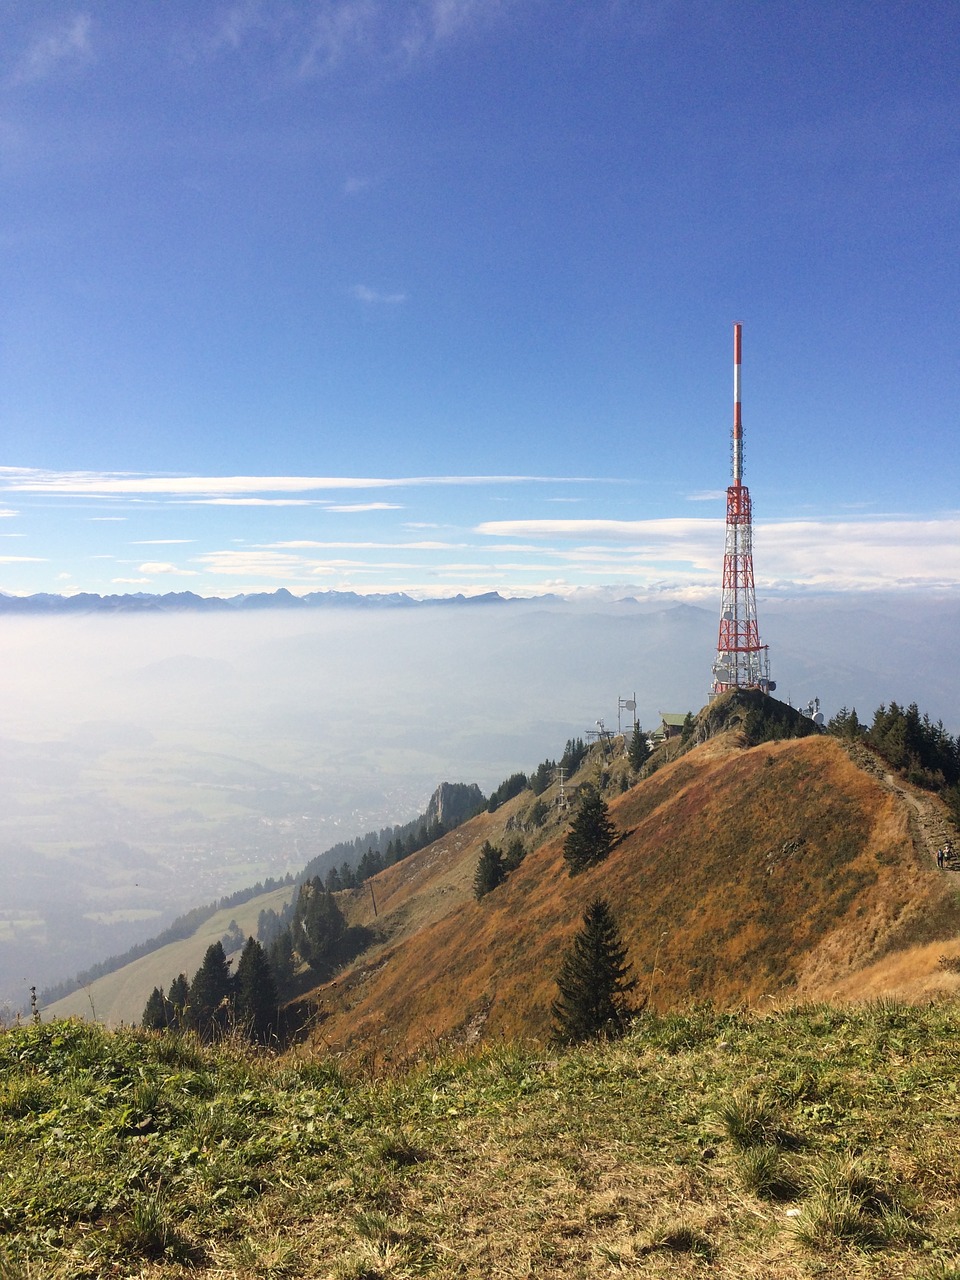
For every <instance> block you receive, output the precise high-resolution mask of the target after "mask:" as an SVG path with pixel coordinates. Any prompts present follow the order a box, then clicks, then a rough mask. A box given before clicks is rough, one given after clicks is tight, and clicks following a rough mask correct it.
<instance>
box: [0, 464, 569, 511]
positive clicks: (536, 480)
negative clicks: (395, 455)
mask: <svg viewBox="0 0 960 1280" xmlns="http://www.w3.org/2000/svg"><path fill="white" fill-rule="evenodd" d="M584 483H591V481H589V480H588V479H587V478H586V477H582V476H535V475H477V476H443V475H439V476H189V475H186V476H185V475H156V474H142V473H128V472H115V471H108V472H93V471H41V470H38V469H32V468H22V467H0V490H5V491H6V492H8V493H38V494H58V495H67V496H76V497H114V496H134V495H139V496H146V497H169V498H177V499H189V498H194V499H197V500H202V501H203V502H217V503H222V504H230V503H235V504H241V503H242V504H243V505H263V506H272V505H276V504H278V503H280V502H282V503H290V502H295V501H297V500H296V499H292V498H289V497H287V498H282V499H280V498H268V497H262V496H259V495H263V494H295V493H323V492H325V491H326V492H336V491H342V490H363V489H374V490H375V489H405V488H428V487H432V486H437V485H439V486H459V485H467V486H477V485H522V484H537V485H538V484H559V485H564V484H584ZM300 501H301V502H303V503H304V504H307V503H309V502H310V501H311V500H310V499H300ZM92 518H93V519H123V517H122V516H121V517H111V516H99V517H92Z"/></svg>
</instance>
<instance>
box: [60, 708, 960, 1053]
mask: <svg viewBox="0 0 960 1280" xmlns="http://www.w3.org/2000/svg"><path fill="white" fill-rule="evenodd" d="M597 770H598V761H597V758H596V756H594V758H592V759H589V760H588V762H587V763H586V764H585V765H584V767H583V769H582V770H581V773H580V774H579V775H578V777H577V779H575V782H583V781H585V780H588V779H595V778H596V777H597ZM624 771H625V762H624V761H619V762H617V763H616V764H614V765H612V766H610V767H609V768H608V773H609V774H610V775H611V777H610V779H609V782H610V787H609V791H608V795H609V796H610V797H611V805H612V812H613V816H614V818H615V820H616V822H617V824H618V826H619V828H620V829H621V830H622V831H623V832H624V836H623V839H622V841H621V842H620V844H619V845H618V847H617V848H616V850H615V851H614V854H613V856H612V857H611V858H610V859H609V860H608V862H606V863H605V864H603V865H602V866H600V867H598V868H596V869H594V870H592V871H590V872H587V873H586V874H584V875H582V876H580V877H578V878H576V879H574V880H570V879H569V877H568V876H567V875H566V870H565V867H564V864H563V861H562V841H563V832H564V829H565V828H564V825H563V824H562V823H561V822H560V821H559V818H558V815H557V813H556V810H555V808H553V806H552V801H553V800H554V799H555V788H551V789H550V790H548V791H547V792H546V793H545V795H544V797H543V799H544V800H545V801H546V802H547V803H548V804H551V816H550V818H549V819H548V821H547V823H546V825H545V826H544V827H542V828H538V829H537V830H536V832H532V831H530V830H526V828H527V827H528V826H529V823H528V822H527V818H528V815H529V811H530V809H531V807H532V805H533V804H534V797H533V796H532V794H531V793H530V792H529V791H527V792H524V793H522V794H521V795H520V796H518V797H516V799H514V800H512V801H510V802H509V803H508V804H506V805H504V806H503V807H502V808H501V809H499V810H498V811H497V812H496V813H495V814H489V813H483V814H480V815H479V816H478V817H477V818H475V819H473V820H472V821H471V822H470V823H467V824H465V825H464V826H463V827H460V828H458V829H457V830H456V831H454V832H452V833H451V834H450V835H448V836H446V837H444V838H443V839H442V840H440V841H438V842H437V843H436V844H435V845H432V846H430V847H428V848H426V849H424V850H421V851H420V852H419V853H417V854H415V855H413V856H412V857H410V858H408V859H406V860H404V861H403V862H401V863H399V864H397V865H396V866H394V867H390V868H388V869H387V870H386V871H384V872H383V873H382V874H381V875H379V876H378V877H376V879H375V880H374V881H373V895H371V891H370V887H369V886H368V887H365V888H363V889H359V890H355V891H353V892H352V893H345V894H343V895H341V901H342V904H343V906H344V909H345V911H346V913H347V915H348V918H349V919H350V921H351V922H352V923H362V924H366V925H369V926H372V927H374V928H375V929H376V930H377V931H378V933H379V934H380V941H379V942H378V943H377V945H375V946H374V947H372V948H371V949H370V951H368V952H367V953H365V954H364V955H363V956H362V957H361V958H360V960H359V961H358V962H357V963H356V964H355V965H354V966H352V967H351V968H349V969H348V970H347V971H345V972H343V973H341V974H340V975H338V977H337V979H336V981H335V983H333V984H329V985H328V986H327V987H324V988H321V989H320V991H319V992H318V995H317V999H316V1006H315V1008H316V1009H319V1014H320V1017H321V1018H322V1022H320V1025H319V1026H318V1035H319V1037H320V1039H321V1041H322V1042H324V1043H326V1044H329V1045H332V1046H336V1047H337V1048H351V1049H360V1050H367V1051H370V1052H372V1053H374V1054H377V1055H383V1054H387V1055H390V1056H396V1055H400V1056H402V1055H403V1054H405V1053H408V1052H411V1051H416V1050H417V1049H418V1048H419V1047H420V1046H421V1045H423V1044H429V1043H431V1042H432V1041H434V1040H435V1039H437V1038H443V1037H447V1036H451V1035H453V1036H455V1037H460V1038H463V1039H465V1040H467V1041H470V1040H471V1039H474V1038H476V1037H478V1036H483V1037H491V1036H503V1035H506V1036H514V1035H518V1034H530V1033H532V1034H544V1033H546V1031H547V1030H548V1025H549V1016H548V1011H549V1006H550V1002H551V1000H552V999H553V996H554V986H553V977H554V974H555V972H556V968H557V964H558V960H559V955H560V952H561V951H562V949H563V947H564V946H565V945H566V944H567V942H568V940H569V938H570V937H571V935H572V933H573V932H574V930H575V929H576V928H577V927H578V924H579V920H580V915H581V913H582V910H583V907H584V904H585V903H586V901H587V900H588V898H589V897H590V896H591V895H592V894H595V893H601V894H603V895H604V896H606V897H607V898H608V899H609V900H610V901H611V903H612V905H613V907H614V909H615V911H616V912H617V915H618V917H619V919H620V923H621V928H622V931H623V933H624V936H625V939H626V940H627V942H628V944H629V947H630V954H631V957H632V960H633V963H634V966H635V970H636V973H637V976H638V978H639V979H640V989H641V993H642V994H644V995H648V996H649V997H650V999H651V1001H652V1003H653V1004H654V1005H655V1006H656V1007H659V1008H667V1007H670V1006H672V1005H674V1004H676V1003H677V1002H682V1001H684V1000H686V999H688V998H690V997H693V998H696V999H706V998H709V999H713V1000H716V1001H718V1002H721V1003H724V1004H736V1003H738V1002H740V1001H743V1000H746V1001H750V1002H755V1001H757V1000H760V999H763V998H765V997H769V996H775V997H778V996H783V995H785V996H788V997H793V996H798V997H800V998H817V997H819V996H821V995H824V994H827V995H837V996H840V997H843V998H851V997H856V996H857V995H859V994H868V995H876V994H879V993H882V992H884V991H900V992H904V993H910V994H913V995H918V994H919V995H923V994H927V993H930V992H932V991H935V990H944V989H946V990H948V991H949V990H952V989H955V987H956V986H957V984H958V982H960V979H958V978H957V976H956V975H952V974H946V973H944V972H943V971H942V970H941V969H940V968H939V967H938V963H937V962H938V960H939V957H940V955H941V954H943V953H944V952H946V953H949V954H954V953H957V952H960V937H958V935H960V911H958V908H957V902H956V896H955V894H954V892H953V891H952V884H953V881H952V878H945V877H942V876H937V875H936V873H935V871H934V869H933V866H932V863H931V861H930V859H929V857H928V856H927V855H926V854H924V853H918V852H917V850H916V849H915V847H914V842H913V839H912V838H911V831H910V823H909V815H908V812H907V808H906V806H905V805H904V803H903V802H902V799H900V798H898V797H897V796H896V795H894V794H891V792H890V791H889V790H888V789H885V788H884V787H882V786H881V785H880V784H879V783H878V781H877V779H876V778H875V777H874V776H872V775H871V774H869V773H866V772H863V771H862V770H860V769H859V768H857V767H856V766H855V765H854V764H853V763H852V762H851V760H850V759H849V757H848V756H847V755H846V754H845V753H844V751H843V750H842V749H841V748H840V746H839V745H838V744H837V743H836V742H835V741H834V740H833V739H830V738H822V737H817V738H805V739H800V740H790V741H785V742H781V743H770V744H764V745H762V746H760V747H757V748H754V749H752V750H744V749H743V748H742V746H741V745H740V739H739V738H738V736H737V734H736V732H731V731H728V732H726V733H720V734H719V736H717V737H715V738H712V739H710V740H709V741H707V742H706V743H704V744H702V745H701V746H699V747H697V748H695V749H694V750H693V751H691V752H689V753H688V754H686V755H683V756H682V757H680V758H679V759H676V760H674V761H673V762H672V763H669V764H666V765H665V766H664V767H663V768H661V769H659V770H658V771H657V772H656V773H655V774H653V775H652V776H651V777H649V778H646V779H644V780H643V781H642V782H640V783H639V784H638V785H636V786H633V787H631V788H629V789H628V790H627V791H626V792H625V793H624V794H622V795H620V794H616V795H615V798H613V797H614V794H615V793H617V788H618V784H619V779H620V777H621V776H622V775H623V774H624ZM517 831H521V832H523V834H524V838H525V840H526V841H527V844H528V846H529V845H530V844H531V843H533V841H534V840H540V841H541V842H542V843H540V844H539V846H538V847H537V848H536V849H534V850H533V852H531V853H530V854H529V855H528V857H527V859H526V860H525V862H524V863H523V864H522V866H521V867H520V868H519V870H518V871H516V872H515V873H514V874H513V875H512V876H511V877H510V878H509V880H508V881H507V883H506V884H505V885H504V886H502V887H501V888H499V889H497V890H496V891H495V892H494V893H493V894H491V895H489V896H488V897H487V898H486V899H484V901H483V902H481V903H476V902H475V901H474V899H473V892H472V884H473V875H474V870H475V867H476V862H477V857H478V855H479V849H480V846H481V844H482V843H483V841H484V840H485V839H490V840H492V841H494V842H497V843H500V844H502V845H506V843H507V842H508V841H509V840H510V838H511V837H512V836H513V835H514V834H516V833H517ZM286 892H288V891H279V894H274V895H270V896H269V897H264V898H257V899H254V900H252V901H251V902H249V903H247V904H245V905H244V906H243V907H238V908H235V909H232V910H229V911H227V912H224V913H220V914H219V915H218V916H215V917H214V918H213V919H212V920H210V921H208V922H207V923H206V924H205V925H204V926H202V927H201V929H200V930H198V932H197V934H196V935H195V937H194V938H192V939H188V940H186V941H184V942H182V943H177V944H173V945H172V946H171V947H168V948H164V949H163V950H162V951H160V952H156V953H154V954H153V955H152V956H149V957H144V958H143V959H142V960H140V961H138V962H136V964H135V965H133V966H129V967H128V968H127V969H125V970H121V971H119V972H118V973H116V974H111V975H108V976H107V977H106V978H103V979H100V980H98V981H97V982H96V983H94V984H92V987H91V988H90V989H89V994H88V992H87V991H82V992H77V993H75V995H73V996H71V997H69V998H68V999H67V1000H64V1001H60V1002H59V1003H58V1004H57V1005H55V1006H52V1008H51V1010H50V1011H49V1012H50V1014H52V1015H64V1014H73V1013H78V1014H80V1015H81V1016H89V1014H90V1011H91V1000H92V1002H93V1008H94V1009H95V1011H96V1015H97V1017H98V1018H100V1019H102V1020H104V1021H106V1022H108V1023H110V1024H113V1025H116V1024H117V1023H118V1022H120V1021H126V1022H131V1021H135V1020H136V1019H138V1018H139V1016H140V1013H141V1011H142V1009H143V1006H144V1004H145V1002H146V998H147V996H148V995H149V993H150V990H151V989H152V987H153V986H154V985H156V984H162V985H164V986H166V985H167V984H168V983H169V982H170V979H171V978H172V977H173V976H175V975H176V974H177V973H178V972H181V971H183V972H186V973H187V974H188V975H192V973H193V972H194V971H195V969H196V968H197V966H198V965H199V963H200V960H201V959H202V956H203V953H204V951H205V949H206V947H207V946H208V945H209V944H210V942H212V941H215V940H216V938H218V937H220V936H221V935H222V934H223V932H224V931H225V929H226V927H227V924H228V923H229V920H230V918H232V917H236V919H237V920H238V921H239V922H240V924H241V926H242V927H243V928H245V929H246V930H248V931H252V930H254V929H255V927H256V917H257V914H258V912H259V911H260V910H261V909H262V908H263V907H264V906H267V905H272V906H276V905H277V903H278V901H279V899H281V898H283V897H284V896H285V893H286ZM373 896H375V899H376V904H377V909H378V914H377V915H376V916H374V912H373V905H372V904H373ZM937 939H943V940H948V941H934V940H937ZM924 944H926V945H924ZM312 1011H315V1009H314V1010H312Z"/></svg>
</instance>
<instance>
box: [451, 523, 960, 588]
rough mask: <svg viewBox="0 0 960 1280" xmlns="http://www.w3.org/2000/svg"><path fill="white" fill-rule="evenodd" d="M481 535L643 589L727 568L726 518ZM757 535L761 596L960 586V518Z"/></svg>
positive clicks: (498, 527)
mask: <svg viewBox="0 0 960 1280" xmlns="http://www.w3.org/2000/svg"><path fill="white" fill-rule="evenodd" d="M475 532H476V533H478V534H482V535H487V536H492V537H499V538H504V537H506V538H517V537H526V538H533V539H536V540H537V543H538V544H539V545H540V546H541V554H543V555H546V556H549V557H554V558H555V559H556V560H557V561H558V562H563V563H565V564H567V565H569V566H571V568H573V567H574V566H576V569H577V572H578V573H582V574H589V575H591V576H602V577H605V578H607V579H608V580H609V581H615V580H616V581H628V582H632V583H635V584H639V585H640V586H645V587H649V586H656V585H658V584H659V583H661V582H664V581H673V582H674V583H676V584H683V583H686V584H688V585H690V586H694V585H696V584H697V583H699V584H700V585H702V586H703V587H708V586H710V585H713V586H714V587H716V583H717V582H718V581H719V571H720V566H721V564H722V559H723V543H724V522H723V520H721V519H716V520H704V519H669V520H496V521H487V522H485V523H483V524H481V525H478V526H477V527H476V530H475ZM754 533H755V542H754V570H755V575H756V581H757V586H758V587H760V588H764V589H789V588H791V587H797V586H803V587H816V588H820V589H826V590H863V589H881V588H893V587H905V586H928V587H935V586H945V587H953V586H958V585H960V518H957V517H948V518H942V519H935V520H910V519H886V520H881V519H875V520H794V521H780V522H769V523H767V522H760V523H758V524H757V526H756V527H755V530H754ZM581 539H583V541H582V542H581V541H580V540H581ZM571 542H574V543H577V544H578V545H574V546H570V545H568V544H569V543H571ZM551 544H552V545H551ZM504 549H505V548H504Z"/></svg>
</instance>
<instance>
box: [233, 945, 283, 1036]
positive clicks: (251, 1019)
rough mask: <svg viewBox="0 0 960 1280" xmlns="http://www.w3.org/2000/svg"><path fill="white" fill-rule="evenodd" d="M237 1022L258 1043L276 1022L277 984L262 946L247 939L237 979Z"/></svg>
mask: <svg viewBox="0 0 960 1280" xmlns="http://www.w3.org/2000/svg"><path fill="white" fill-rule="evenodd" d="M235 989H236V994H235V997H234V1006H235V1008H236V1014H237V1022H238V1023H239V1025H240V1026H241V1027H242V1028H243V1030H244V1031H245V1032H246V1034H247V1035H248V1036H249V1037H250V1039H251V1040H254V1041H256V1042H257V1044H266V1043H267V1041H268V1040H269V1039H270V1037H271V1035H272V1034H273V1030H274V1027H275V1026H276V1022H277V984H276V983H275V982H274V980H273V974H272V972H271V970H270V965H269V963H268V961H267V957H266V954H265V953H264V950H263V947H261V945H260V943H259V942H257V941H256V940H255V939H254V938H248V939H247V942H246V945H245V946H244V948H243V952H242V954H241V956H240V963H239V964H238V965H237V975H236V979H235Z"/></svg>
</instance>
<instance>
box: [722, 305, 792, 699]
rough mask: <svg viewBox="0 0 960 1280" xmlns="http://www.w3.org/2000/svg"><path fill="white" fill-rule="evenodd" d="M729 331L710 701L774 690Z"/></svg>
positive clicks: (736, 359) (736, 363)
mask: <svg viewBox="0 0 960 1280" xmlns="http://www.w3.org/2000/svg"><path fill="white" fill-rule="evenodd" d="M741 329H742V325H739V324H735V325H734V326H733V484H731V485H730V487H729V488H728V489H727V540H726V544H725V546H724V551H723V598H722V601H721V604H720V639H719V641H718V642H717V658H716V661H715V662H714V664H713V687H712V690H711V694H712V696H714V697H715V696H716V695H717V694H718V693H725V692H726V691H727V690H728V689H762V690H763V691H764V692H765V693H772V692H773V690H774V689H775V688H776V687H777V686H776V684H774V682H773V681H772V680H771V679H770V659H769V655H768V652H767V646H766V645H765V644H761V643H760V631H759V629H758V627H757V597H756V592H755V591H754V586H753V518H752V514H751V508H750V490H749V489H748V488H747V486H746V485H745V484H742V483H741V477H742V476H743V424H742V423H741V421H740V331H741Z"/></svg>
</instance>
